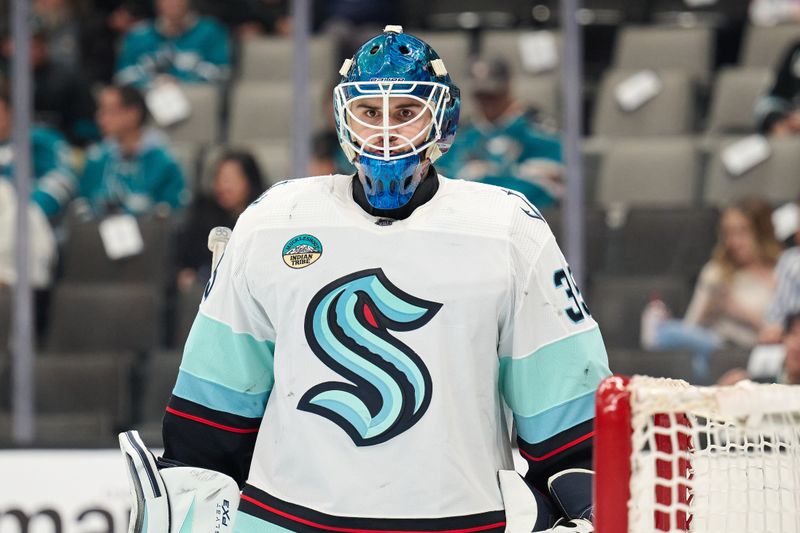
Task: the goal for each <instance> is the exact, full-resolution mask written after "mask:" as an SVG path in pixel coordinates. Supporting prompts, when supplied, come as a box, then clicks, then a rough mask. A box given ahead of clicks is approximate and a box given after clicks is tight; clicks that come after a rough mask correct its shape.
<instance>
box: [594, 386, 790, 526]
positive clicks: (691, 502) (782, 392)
mask: <svg viewBox="0 0 800 533" xmlns="http://www.w3.org/2000/svg"><path fill="white" fill-rule="evenodd" d="M595 431H596V433H595V450H594V453H595V457H594V460H595V469H596V476H595V488H594V497H595V507H594V509H595V530H596V531H597V532H598V533H623V532H624V533H651V532H678V531H680V532H683V531H693V532H700V533H716V532H720V533H737V532H742V533H745V532H746V533H761V532H763V533H766V532H770V533H772V532H774V533H790V532H795V533H800V386H787V385H759V384H754V383H751V382H745V383H740V384H738V385H735V386H732V387H695V386H691V385H689V384H688V383H686V382H684V381H677V380H671V379H663V378H651V377H643V376H634V377H632V378H625V377H621V376H612V377H610V378H608V379H606V380H605V381H604V382H603V383H602V384H601V386H600V388H599V389H598V392H597V409H596V419H595Z"/></svg>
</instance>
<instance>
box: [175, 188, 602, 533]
mask: <svg viewBox="0 0 800 533" xmlns="http://www.w3.org/2000/svg"><path fill="white" fill-rule="evenodd" d="M352 179H353V178H352V176H344V175H337V176H325V177H314V178H306V179H297V180H291V181H287V182H282V183H279V184H277V185H275V186H273V187H272V188H271V189H269V190H268V191H267V192H266V193H265V194H264V195H263V196H262V198H260V199H259V200H258V201H257V202H255V203H254V204H253V205H252V206H250V207H249V208H248V209H247V210H246V211H245V212H244V214H243V215H242V216H241V217H240V219H239V222H238V223H237V225H236V228H235V229H234V232H233V237H232V238H231V241H230V243H229V245H228V247H227V250H226V251H225V254H224V256H223V258H222V260H221V262H220V264H219V267H218V268H217V270H216V271H215V272H214V273H213V276H212V279H211V281H210V282H209V284H208V286H207V287H206V292H205V296H204V300H203V302H202V304H201V305H200V311H199V314H198V316H197V319H196V321H195V324H194V326H193V327H192V331H191V333H190V336H189V339H188V341H187V344H186V348H185V353H184V357H183V361H182V364H181V369H180V373H179V377H178V381H177V384H176V387H175V390H174V397H173V401H172V402H171V403H170V406H169V407H168V412H169V413H170V414H171V416H173V417H179V418H180V419H182V420H183V421H185V422H187V423H198V424H201V425H205V426H209V427H212V428H214V430H215V431H216V430H218V431H220V432H229V433H232V434H233V435H241V434H253V435H255V434H256V432H257V437H256V440H255V449H254V451H253V458H252V463H251V467H250V471H249V475H248V476H247V485H246V486H245V488H244V491H243V495H242V503H241V505H240V512H239V513H238V516H237V519H236V524H237V525H236V531H239V532H255V531H259V532H263V531H286V530H288V531H464V532H467V531H502V530H503V517H504V514H503V501H502V497H501V493H500V490H499V487H498V481H497V472H498V470H509V469H513V468H514V466H513V461H512V456H511V437H510V434H511V422H510V421H511V414H513V415H514V418H515V420H516V424H517V431H518V433H519V436H520V438H521V439H522V440H523V441H524V442H526V443H530V444H531V445H535V444H536V443H539V442H542V441H545V440H547V439H548V438H550V437H552V436H553V435H556V434H558V433H559V432H562V431H564V430H567V429H569V428H571V427H574V426H576V425H578V424H581V423H583V422H586V421H591V419H592V417H593V416H594V401H593V394H594V391H595V389H596V387H597V385H598V383H599V382H600V380H601V379H602V378H603V377H605V376H606V375H608V373H609V372H608V364H607V357H606V353H605V349H604V346H603V342H602V338H601V336H600V332H599V330H598V327H597V324H596V323H595V321H594V320H593V319H592V317H591V315H590V314H589V310H588V309H587V307H586V305H585V303H584V302H583V299H582V297H581V294H580V292H579V290H578V289H577V287H576V286H575V283H574V280H573V278H572V275H571V273H570V270H569V267H568V266H567V264H566V262H565V260H564V258H563V256H562V254H561V252H560V250H559V248H558V246H557V244H556V241H555V239H554V237H553V234H552V232H551V231H550V228H549V227H548V225H547V223H546V222H545V221H544V220H543V218H542V217H541V215H540V214H539V212H538V211H537V210H536V209H535V207H533V206H532V205H530V204H529V203H528V202H527V201H526V200H525V199H524V197H522V196H521V195H519V194H518V193H515V192H513V191H507V190H505V189H501V188H497V187H493V186H489V185H482V184H477V183H471V182H465V181H460V180H450V179H446V178H443V177H438V178H432V179H439V180H440V183H439V189H438V191H437V192H436V194H435V195H434V196H433V198H432V199H431V200H429V201H428V202H427V203H425V204H423V205H422V206H420V207H418V208H417V209H416V210H415V211H414V212H413V213H412V214H411V215H410V216H409V217H408V218H407V219H405V220H386V219H380V218H377V217H374V216H371V215H369V214H367V213H366V212H365V211H363V210H362V209H361V208H360V207H359V206H358V205H357V204H356V203H355V202H354V200H353V196H352ZM192 406H194V407H192ZM193 409H194V410H193ZM248 421H249V422H248ZM248 424H250V425H249V426H248ZM201 440H202V439H201ZM167 446H168V448H169V443H167ZM197 446H202V443H197ZM227 453H234V451H233V450H228V451H227ZM528 458H529V459H536V458H533V457H528Z"/></svg>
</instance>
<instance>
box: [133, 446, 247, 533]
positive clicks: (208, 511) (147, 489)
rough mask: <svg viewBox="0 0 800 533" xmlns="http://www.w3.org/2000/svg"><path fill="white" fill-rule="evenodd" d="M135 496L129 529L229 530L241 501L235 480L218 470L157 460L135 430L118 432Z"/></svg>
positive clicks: (171, 532) (177, 532)
mask: <svg viewBox="0 0 800 533" xmlns="http://www.w3.org/2000/svg"><path fill="white" fill-rule="evenodd" d="M119 442H120V449H121V450H122V455H123V458H124V459H125V463H126V465H127V467H128V468H127V471H128V484H129V487H130V491H131V495H132V496H133V506H132V508H131V517H130V525H129V526H128V533H142V532H147V531H157V532H161V533H187V532H188V533H200V532H205V531H210V530H212V529H214V531H219V532H220V533H226V532H231V531H233V521H234V518H235V513H236V509H237V507H238V504H239V487H238V485H237V484H236V482H235V481H234V480H233V479H232V478H230V477H229V476H226V475H225V474H221V473H219V472H215V471H213V470H207V469H204V468H195V467H188V466H169V467H167V468H164V469H161V470H159V469H158V466H160V465H162V464H166V463H162V462H161V461H158V460H156V458H155V456H154V455H153V454H152V452H150V450H148V449H147V447H146V446H145V445H144V443H143V442H142V440H141V438H140V437H139V434H138V433H137V432H136V431H126V432H125V433H120V435H119Z"/></svg>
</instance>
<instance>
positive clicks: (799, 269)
mask: <svg viewBox="0 0 800 533" xmlns="http://www.w3.org/2000/svg"><path fill="white" fill-rule="evenodd" d="M779 211H782V212H783V213H784V215H783V216H785V217H787V218H789V219H790V220H788V221H787V222H786V223H787V224H788V225H787V227H785V228H783V231H784V232H786V233H788V237H787V238H786V245H787V249H786V250H785V251H784V252H783V253H782V254H781V256H780V259H779V260H778V265H777V266H776V267H775V277H776V278H777V285H776V287H775V299H774V300H773V301H772V305H770V308H769V312H768V313H767V316H766V318H765V325H764V327H763V328H762V329H761V332H760V334H759V341H760V342H761V343H762V344H773V343H778V342H780V339H781V336H782V335H783V326H784V324H785V323H786V318H787V317H788V316H789V314H790V313H791V312H792V311H793V310H797V309H800V206H799V205H798V202H794V203H792V204H788V205H786V206H783V207H781V208H780V209H777V210H776V212H775V213H773V221H775V218H776V215H777V214H778V212H779ZM781 237H785V235H779V236H778V238H781Z"/></svg>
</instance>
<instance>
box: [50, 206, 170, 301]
mask: <svg viewBox="0 0 800 533" xmlns="http://www.w3.org/2000/svg"><path fill="white" fill-rule="evenodd" d="M137 222H138V225H139V231H140V232H141V235H142V240H143V242H144V249H143V250H142V253H140V254H138V255H134V256H131V257H126V258H124V259H117V260H112V259H109V257H108V255H107V254H106V251H105V248H104V247H103V241H102V239H101V238H100V230H99V223H98V221H96V220H90V221H85V222H84V221H79V220H76V219H74V218H70V219H69V220H68V222H67V231H68V234H69V238H68V239H67V240H66V242H65V244H64V250H63V254H62V265H63V276H62V281H64V282H67V283H104V282H107V283H113V282H139V283H149V284H153V285H157V286H163V285H164V284H165V282H166V281H167V274H168V272H169V265H170V261H171V257H172V255H171V250H172V242H171V238H172V226H173V221H172V220H171V219H169V218H163V217H159V216H145V217H140V218H138V219H137Z"/></svg>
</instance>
